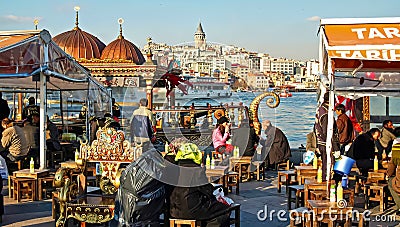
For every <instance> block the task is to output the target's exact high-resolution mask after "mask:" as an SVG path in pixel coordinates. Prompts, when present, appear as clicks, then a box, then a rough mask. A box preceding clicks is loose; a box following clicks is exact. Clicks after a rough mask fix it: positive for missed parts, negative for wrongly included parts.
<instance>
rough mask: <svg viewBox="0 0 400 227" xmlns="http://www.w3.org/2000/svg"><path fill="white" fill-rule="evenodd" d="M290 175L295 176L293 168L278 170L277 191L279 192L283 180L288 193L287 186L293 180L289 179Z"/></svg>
mask: <svg viewBox="0 0 400 227" xmlns="http://www.w3.org/2000/svg"><path fill="white" fill-rule="evenodd" d="M282 177H284V178H285V179H284V181H282V180H281V178H282ZM292 177H296V171H294V170H284V171H278V193H281V188H282V184H284V183H283V182H285V185H286V193H288V190H287V187H288V186H289V185H291V184H292V183H293V182H295V181H291V178H292Z"/></svg>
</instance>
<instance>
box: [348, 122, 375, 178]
mask: <svg viewBox="0 0 400 227" xmlns="http://www.w3.org/2000/svg"><path fill="white" fill-rule="evenodd" d="M380 135H381V132H380V131H379V129H378V128H372V129H370V130H369V131H368V132H366V133H363V134H361V135H359V136H357V138H356V139H355V140H354V142H353V144H352V145H351V147H350V149H349V153H348V156H349V157H351V158H354V160H356V164H357V168H358V169H359V170H360V172H361V173H362V175H363V176H368V170H369V169H373V168H374V158H375V155H378V154H376V153H375V141H376V140H378V139H379V137H380Z"/></svg>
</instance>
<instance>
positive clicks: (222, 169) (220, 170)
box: [206, 166, 228, 190]
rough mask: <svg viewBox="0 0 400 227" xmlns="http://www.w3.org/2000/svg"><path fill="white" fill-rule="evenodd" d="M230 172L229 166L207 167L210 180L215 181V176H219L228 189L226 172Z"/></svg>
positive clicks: (225, 188)
mask: <svg viewBox="0 0 400 227" xmlns="http://www.w3.org/2000/svg"><path fill="white" fill-rule="evenodd" d="M227 173H228V166H214V167H210V168H206V176H207V178H208V181H209V182H213V179H214V178H219V179H218V182H219V183H220V184H222V185H223V188H224V190H227V187H226V186H227V182H225V174H227Z"/></svg>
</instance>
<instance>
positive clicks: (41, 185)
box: [38, 176, 54, 200]
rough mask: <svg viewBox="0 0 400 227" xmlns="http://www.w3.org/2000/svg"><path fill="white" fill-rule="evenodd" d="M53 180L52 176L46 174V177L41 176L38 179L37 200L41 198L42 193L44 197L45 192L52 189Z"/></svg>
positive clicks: (45, 195)
mask: <svg viewBox="0 0 400 227" xmlns="http://www.w3.org/2000/svg"><path fill="white" fill-rule="evenodd" d="M53 180H54V176H48V177H43V178H39V179H38V200H42V199H43V194H44V197H45V198H46V197H47V194H48V193H49V192H52V191H53V190H54V188H53Z"/></svg>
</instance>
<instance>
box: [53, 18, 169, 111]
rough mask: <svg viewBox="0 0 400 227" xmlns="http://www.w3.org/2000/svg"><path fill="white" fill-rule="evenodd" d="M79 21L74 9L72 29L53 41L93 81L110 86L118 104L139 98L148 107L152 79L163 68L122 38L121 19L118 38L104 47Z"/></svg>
mask: <svg viewBox="0 0 400 227" xmlns="http://www.w3.org/2000/svg"><path fill="white" fill-rule="evenodd" d="M78 18H79V17H78V10H76V22H75V27H74V28H73V29H72V30H70V31H66V32H63V33H61V34H59V35H56V36H55V37H54V38H53V40H54V41H55V42H56V43H57V44H58V45H59V46H60V47H61V48H62V49H63V50H64V51H65V52H66V53H68V54H69V55H71V56H72V57H73V58H75V59H76V61H78V62H79V63H80V64H82V65H83V66H85V67H86V68H88V69H89V70H90V72H91V75H92V76H93V77H94V78H95V79H97V80H98V81H99V82H100V83H102V84H103V85H104V86H106V87H109V88H110V89H111V90H112V92H113V96H114V97H115V98H116V100H117V102H118V103H119V104H120V105H122V106H124V105H125V104H127V103H124V101H126V100H129V101H130V102H135V101H137V100H139V99H140V98H142V97H147V98H148V99H149V100H150V102H149V103H150V105H151V103H152V102H151V101H152V98H153V96H152V90H151V89H152V85H153V78H154V76H155V75H159V74H162V72H163V69H164V71H165V68H162V67H157V63H156V62H155V61H153V60H152V53H151V51H149V52H148V53H147V54H146V55H147V59H146V58H145V57H144V56H143V54H142V52H141V51H140V49H139V48H138V47H137V46H136V45H135V44H133V43H132V42H130V41H129V40H127V39H125V37H124V36H123V30H122V24H123V22H124V21H123V19H119V20H118V23H119V34H118V33H117V38H116V39H115V40H114V41H112V42H111V43H109V44H108V45H105V44H104V43H103V42H102V41H101V40H100V39H99V38H97V37H96V36H94V35H92V34H89V33H87V32H85V31H83V30H82V29H81V28H80V27H79V26H78V25H79V20H78ZM148 45H152V43H151V39H149V40H148ZM147 85H150V86H147ZM164 96H165V95H164ZM127 105H130V104H127ZM150 105H149V106H150ZM125 110H127V109H124V108H123V109H122V111H123V112H122V115H123V117H130V115H131V110H130V112H129V113H125V112H124V111H125Z"/></svg>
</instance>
